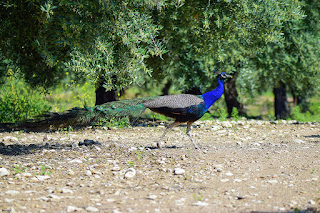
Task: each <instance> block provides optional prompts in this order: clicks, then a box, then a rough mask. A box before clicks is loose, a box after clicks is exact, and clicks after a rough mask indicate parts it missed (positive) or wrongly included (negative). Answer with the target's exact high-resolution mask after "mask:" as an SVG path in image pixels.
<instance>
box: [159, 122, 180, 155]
mask: <svg viewBox="0 0 320 213" xmlns="http://www.w3.org/2000/svg"><path fill="white" fill-rule="evenodd" d="M180 124H182V122H178V121H175V122H173V123H172V124H170V125H169V126H167V128H166V130H165V131H164V133H163V134H162V135H161V137H160V139H159V141H158V142H157V146H158V148H159V149H161V141H162V139H163V137H164V136H165V135H166V134H167V132H168V131H169V130H170V129H172V128H173V127H176V126H179V125H180Z"/></svg>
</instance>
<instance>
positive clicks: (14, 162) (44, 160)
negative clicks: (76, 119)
mask: <svg viewBox="0 0 320 213" xmlns="http://www.w3.org/2000/svg"><path fill="white" fill-rule="evenodd" d="M280 123H281V124H271V123H270V122H264V121H239V122H222V123H221V122H217V121H208V122H197V124H198V125H196V126H194V128H193V130H192V132H191V134H192V135H193V138H194V139H195V140H196V143H197V144H198V145H199V147H201V152H199V151H197V150H195V149H194V148H193V145H192V144H191V142H190V141H189V139H188V138H187V137H186V136H185V135H184V131H185V127H178V128H175V129H174V130H173V131H171V132H170V133H168V134H167V139H168V140H167V143H166V144H165V145H164V148H163V149H162V150H159V149H156V148H155V147H156V140H157V138H158V137H160V135H161V134H162V133H163V131H164V126H161V125H160V126H158V127H134V128H127V129H111V130H107V129H98V130H93V129H86V130H82V131H75V132H55V133H23V132H13V133H0V142H1V141H2V143H1V144H0V167H3V168H4V169H6V170H7V171H9V172H10V174H9V175H4V176H2V177H0V209H2V211H4V212H73V211H81V212H95V211H99V212H293V211H298V210H300V211H301V212H317V211H318V210H319V205H320V202H319V199H320V180H319V178H320V177H319V175H320V158H319V154H320V153H319V151H320V135H319V134H320V125H319V124H298V125H297V124H288V123H286V122H284V123H285V124H284V123H282V122H280ZM4 169H3V170H4ZM0 176H1V173H0ZM317 209H318V210H317Z"/></svg>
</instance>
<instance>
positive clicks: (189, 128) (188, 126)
mask: <svg viewBox="0 0 320 213" xmlns="http://www.w3.org/2000/svg"><path fill="white" fill-rule="evenodd" d="M192 124H193V121H188V122H187V136H188V137H189V139H190V140H191V142H192V143H193V145H194V148H195V149H199V147H198V146H197V145H196V144H195V143H194V142H193V139H192V138H191V135H190V131H191V126H192Z"/></svg>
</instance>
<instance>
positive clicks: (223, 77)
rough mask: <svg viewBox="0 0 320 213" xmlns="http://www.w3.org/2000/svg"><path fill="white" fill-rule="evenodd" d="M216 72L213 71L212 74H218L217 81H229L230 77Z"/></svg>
mask: <svg viewBox="0 0 320 213" xmlns="http://www.w3.org/2000/svg"><path fill="white" fill-rule="evenodd" d="M217 70H218V69H215V70H214V73H217V74H218V79H219V81H222V82H223V81H224V80H225V79H230V78H232V75H228V74H227V73H225V72H219V71H218V72H217Z"/></svg>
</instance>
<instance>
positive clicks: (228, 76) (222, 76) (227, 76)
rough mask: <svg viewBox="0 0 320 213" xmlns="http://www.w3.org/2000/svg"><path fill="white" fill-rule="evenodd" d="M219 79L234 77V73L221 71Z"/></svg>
mask: <svg viewBox="0 0 320 213" xmlns="http://www.w3.org/2000/svg"><path fill="white" fill-rule="evenodd" d="M218 78H219V79H222V80H223V79H228V78H232V75H228V74H227V73H225V72H222V73H220V74H219V77H218Z"/></svg>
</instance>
